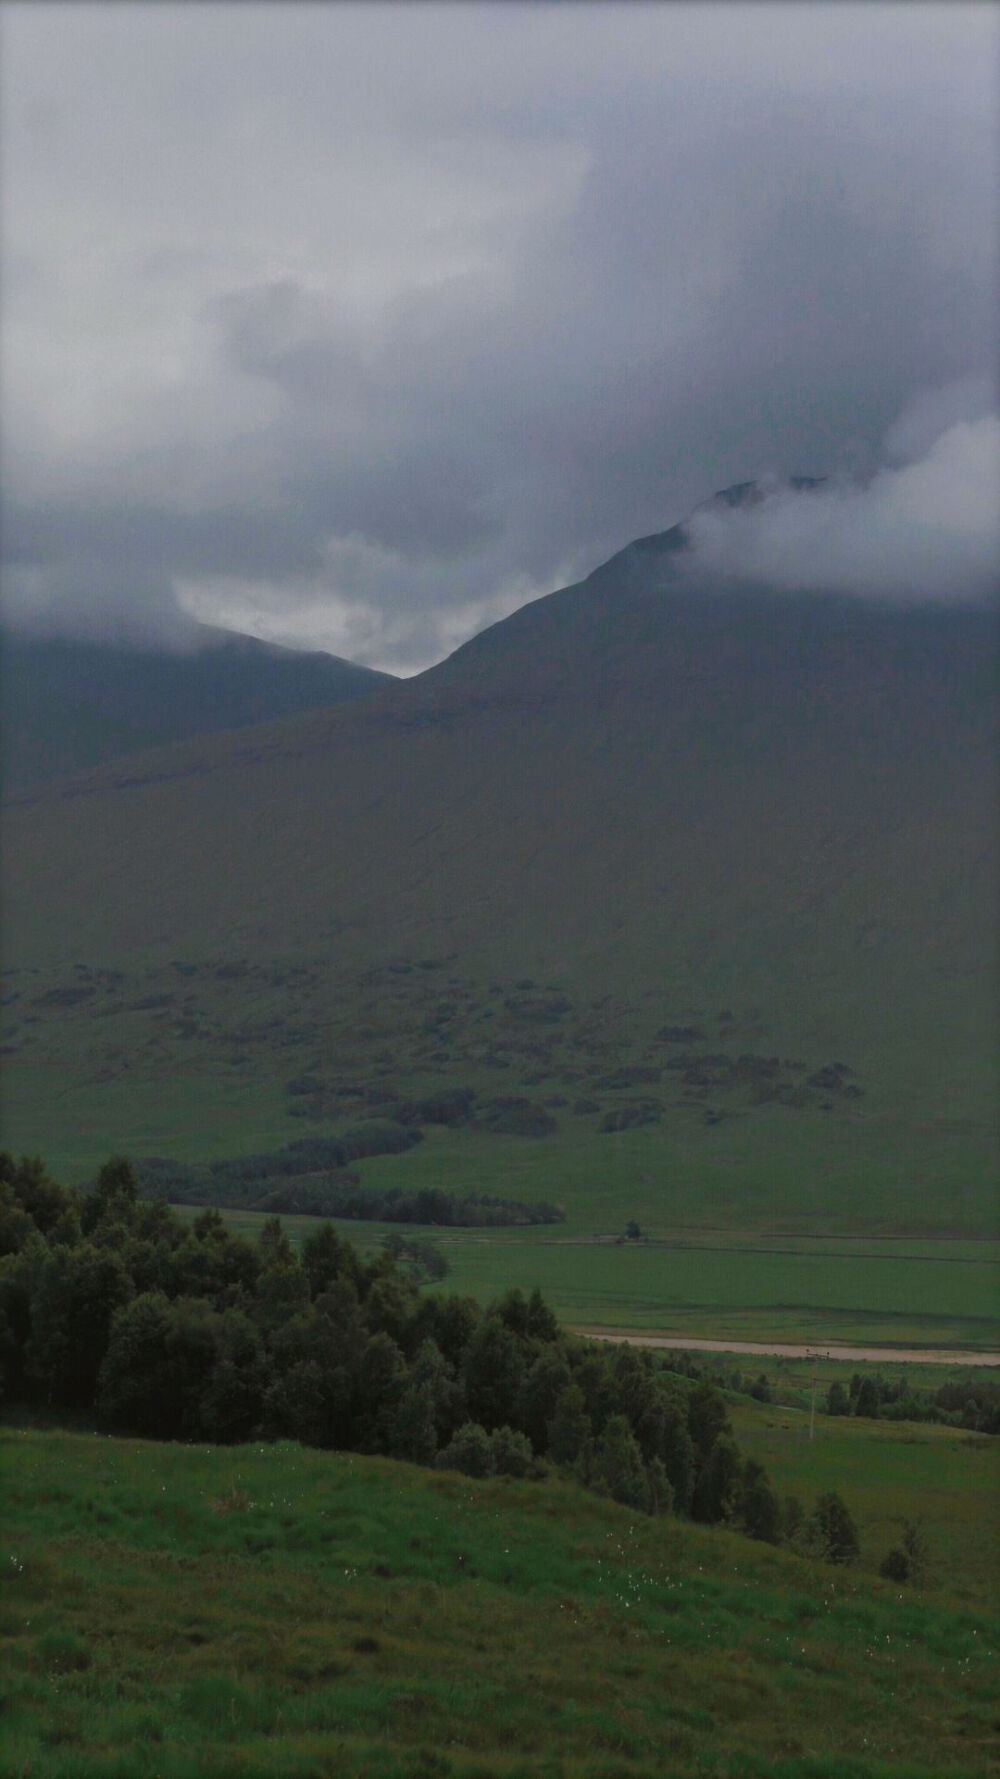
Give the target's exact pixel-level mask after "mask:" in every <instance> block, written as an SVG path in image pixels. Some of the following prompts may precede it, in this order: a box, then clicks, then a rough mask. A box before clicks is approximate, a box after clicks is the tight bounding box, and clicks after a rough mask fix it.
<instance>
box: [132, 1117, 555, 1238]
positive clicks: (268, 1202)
mask: <svg viewBox="0 0 1000 1779" xmlns="http://www.w3.org/2000/svg"><path fill="white" fill-rule="evenodd" d="M419 1140H420V1131H419V1130H413V1129H410V1128H408V1127H404V1126H402V1125H397V1124H390V1123H387V1122H385V1121H384V1120H372V1121H370V1122H369V1123H367V1124H363V1125H357V1126H355V1127H354V1128H353V1129H352V1130H350V1131H345V1132H343V1133H342V1134H341V1135H340V1136H338V1137H303V1138H302V1139H300V1140H299V1141H298V1142H295V1143H288V1144H287V1145H286V1146H285V1147H284V1148H282V1149H274V1150H271V1151H269V1152H266V1153H263V1154H259V1155H237V1156H231V1157H226V1158H224V1159H221V1160H218V1161H212V1162H208V1163H207V1164H205V1165H203V1166H198V1165H196V1164H193V1163H187V1162H180V1161H172V1160H165V1159H163V1158H161V1157H159V1156H150V1157H148V1158H147V1159H145V1160H142V1161H140V1162H138V1163H137V1164H136V1170H135V1171H136V1177H137V1179H138V1183H139V1187H140V1190H141V1192H142V1195H143V1197H144V1198H157V1199H163V1200H164V1201H165V1202H166V1201H169V1202H171V1203H173V1204H194V1205H216V1206H218V1207H219V1209H220V1210H240V1211H266V1212H273V1213H275V1214H280V1215H284V1216H292V1215H304V1216H312V1217H342V1218H350V1219H352V1220H356V1221H358V1222H378V1223H419V1224H423V1225H425V1226H428V1227H431V1228H438V1229H449V1228H462V1229H494V1228H495V1229H499V1228H507V1227H511V1226H515V1225H522V1224H524V1225H531V1224H536V1223H561V1222H562V1221H563V1213H562V1212H561V1211H560V1210H558V1209H557V1207H556V1206H555V1205H551V1204H546V1203H542V1202H535V1203H532V1204H524V1203H522V1202H521V1200H520V1199H511V1198H498V1197H496V1196H495V1195H493V1194H490V1193H478V1192H464V1193H460V1192H445V1191H443V1190H442V1189H441V1188H440V1187H434V1186H428V1187H422V1188H418V1189H417V1190H416V1191H413V1192H406V1191H404V1190H403V1189H402V1188H401V1187H399V1186H383V1187H373V1186H366V1185H363V1184H362V1182H361V1180H360V1179H359V1177H358V1175H357V1174H356V1173H354V1172H352V1171H351V1169H350V1168H349V1167H348V1166H347V1162H348V1161H351V1160H357V1159H359V1158H361V1157H364V1156H372V1155H387V1154H398V1153H401V1152H402V1151H403V1150H404V1149H406V1148H408V1147H409V1146H410V1145H411V1144H413V1143H415V1142H418V1141H419Z"/></svg>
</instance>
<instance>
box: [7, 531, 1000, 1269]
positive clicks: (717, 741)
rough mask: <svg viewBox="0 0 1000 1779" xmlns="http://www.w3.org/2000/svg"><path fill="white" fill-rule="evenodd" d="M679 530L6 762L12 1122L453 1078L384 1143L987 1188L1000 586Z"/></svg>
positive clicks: (231, 1108) (976, 1228)
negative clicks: (367, 647)
mask: <svg viewBox="0 0 1000 1779" xmlns="http://www.w3.org/2000/svg"><path fill="white" fill-rule="evenodd" d="M685 541H686V538H685V533H684V530H683V528H681V527H675V528H673V529H672V530H671V531H668V532H666V533H663V534H660V535H657V536H654V537H651V538H646V539H643V540H640V541H639V542H637V543H635V544H633V545H631V546H629V548H628V549H626V550H624V551H623V552H622V553H621V554H620V555H618V556H616V557H615V558H613V559H612V561H610V562H609V563H607V564H605V565H604V566H603V567H602V568H600V569H598V570H597V571H596V572H595V573H594V574H592V575H591V576H590V577H589V578H588V579H587V580H586V581H584V582H583V583H581V584H580V585H578V586H575V587H571V588H567V589H565V590H563V591H561V592H558V593H555V594H552V595H551V596H549V597H547V598H545V599H541V600H539V601H537V602H535V603H534V604H532V605H529V606H526V607H524V608H522V609H521V610H520V611H518V612H517V613H515V614H514V615H513V616H512V617H511V618H508V619H507V620H505V621H504V622H503V623H500V624H498V625H495V626H494V627H493V628H492V629H490V630H488V631H486V632H484V633H483V634H481V635H479V636H477V637H476V638H474V639H473V640H472V641H471V642H469V643H467V644H465V645H464V646H463V647H462V648H460V649H459V650H457V651H456V652H455V654H454V655H452V656H451V657H450V658H449V659H448V660H447V661H445V662H443V663H442V664H441V665H440V666H438V667H435V668H433V669H431V670H430V671H429V672H427V673H424V674H422V675H420V676H419V677H418V678H416V679H414V680H410V681H407V682H404V683H397V684H391V685H389V686H387V687H383V688H382V689H380V690H379V691H377V692H376V693H375V694H374V695H373V696H372V697H370V698H368V699H366V700H365V701H364V703H363V704H360V705H359V704H355V705H353V706H344V705H341V706H339V707H333V708H330V709H327V710H324V711H321V712H313V713H310V714H308V715H303V716H298V717H294V718H290V719H287V720H284V721H281V722H275V723H269V724H266V725H257V726H255V727H253V728H251V729H244V730H241V731H238V732H231V733H227V734H225V735H219V736H212V737H209V736H200V737H197V738H195V739H189V740H187V741H185V742H184V743H182V744H179V745H177V746H173V747H171V748H169V749H160V750H157V751H156V752H151V753H146V754H143V755H134V756H132V757H130V758H129V759H128V760H125V761H119V762H116V763H112V764H108V765H105V766H104V767H102V768H99V769H98V770H96V771H94V772H91V773H89V774H87V775H83V776H80V777H78V778H76V779H75V780H73V781H71V782H64V783H62V784H59V785H57V786H53V787H51V788H49V789H41V790H39V791H37V792H36V793H34V794H31V795H22V796H21V797H20V798H17V799H15V800H13V801H12V803H11V804H10V806H9V808H8V810H7V812H6V817H5V827H6V833H7V844H6V847H5V855H6V881H5V890H4V898H5V899H4V908H5V916H4V921H5V949H6V957H5V963H6V966H7V974H6V977H5V994H6V996H7V999H8V1003H9V1004H8V1008H7V1018H8V1030H7V1037H6V1046H5V1047H6V1056H5V1071H4V1073H5V1082H6V1089H5V1092H6V1131H7V1141H8V1142H9V1143H11V1144H15V1145H17V1146H23V1147H33V1148H44V1149H45V1151H46V1153H47V1154H48V1155H50V1156H51V1157H52V1158H53V1159H54V1160H55V1162H56V1164H57V1165H62V1166H63V1167H64V1168H65V1169H66V1170H67V1171H68V1172H69V1173H70V1174H75V1176H76V1177H80V1175H81V1173H82V1172H84V1171H85V1170H86V1169H87V1168H89V1167H90V1166H92V1165H93V1161H94V1159H96V1158H97V1156H98V1155H99V1154H100V1153H102V1152H106V1151H107V1149H108V1148H110V1147H120V1146H123V1145H124V1146H128V1147H130V1148H131V1149H132V1150H133V1151H134V1152H138V1153H140V1154H141V1153H147V1154H148V1153H156V1154H160V1155H170V1156H176V1157H182V1158H185V1159H188V1160H194V1159H200V1158H206V1157H208V1156H211V1155H219V1154H224V1153H230V1154H231V1153H234V1152H236V1151H239V1150H246V1149H249V1148H265V1147H270V1148H273V1147H276V1146H278V1145H279V1144H281V1143H287V1142H288V1141H289V1139H290V1138H292V1137H295V1136H296V1135H300V1134H302V1132H303V1130H309V1131H311V1130H313V1129H324V1130H325V1129H335V1128H337V1127H338V1125H339V1123H341V1122H343V1120H344V1119H353V1120H355V1121H356V1120H357V1118H358V1117H364V1116H366V1115H368V1114H369V1113H370V1111H371V1109H372V1108H373V1107H374V1108H375V1109H376V1110H377V1111H379V1113H380V1114H381V1113H384V1112H386V1110H388V1113H389V1115H392V1108H393V1106H395V1105H397V1104H398V1102H399V1099H400V1096H401V1095H402V1096H406V1095H413V1094H415V1093H425V1094H426V1093H428V1092H431V1091H438V1090H441V1089H442V1088H454V1087H455V1086H464V1087H467V1088H469V1089H470V1090H471V1091H472V1092H473V1093H474V1094H476V1095H478V1104H479V1107H480V1112H479V1114H478V1115H476V1116H470V1118H469V1120H468V1121H467V1123H466V1124H465V1125H464V1126H463V1127H462V1128H457V1129H450V1128H449V1129H443V1130H442V1129H432V1130H430V1131H428V1132H427V1133H426V1134H427V1136H428V1141H426V1142H425V1143H423V1144H422V1145H420V1146H419V1148H418V1149H416V1150H414V1151H413V1152H412V1154H409V1155H393V1156H385V1157H381V1158H378V1159H376V1160H375V1161H374V1162H372V1163H371V1164H366V1170H365V1177H366V1178H367V1177H368V1168H369V1166H370V1168H371V1169H372V1170H373V1176H377V1177H378V1178H379V1179H380V1180H384V1179H395V1178H397V1176H398V1177H399V1178H402V1172H401V1170H405V1169H411V1170H413V1169H417V1170H418V1171H419V1170H423V1174H424V1175H427V1176H428V1177H429V1178H438V1177H440V1178H442V1179H444V1180H445V1181H450V1182H459V1181H460V1180H462V1179H464V1180H465V1181H468V1180H469V1179H470V1178H472V1179H473V1182H474V1183H475V1184H478V1185H479V1186H480V1187H481V1188H483V1189H487V1190H503V1185H502V1183H503V1182H509V1181H513V1182H514V1184H515V1185H516V1188H517V1191H516V1196H518V1197H521V1198H525V1197H531V1196H536V1197H539V1198H552V1197H557V1198H559V1199H560V1202H562V1203H563V1204H564V1205H565V1206H566V1208H567V1209H568V1211H569V1212H570V1214H571V1218H572V1216H573V1215H579V1216H580V1217H581V1218H585V1219H587V1220H588V1223H587V1226H588V1227H593V1226H594V1225H595V1223H599V1222H601V1221H602V1220H603V1219H605V1218H611V1217H612V1215H613V1213H614V1207H615V1206H616V1205H617V1204H618V1203H619V1202H624V1201H623V1195H624V1194H627V1195H628V1196H627V1203H628V1206H629V1210H630V1214H637V1215H641V1216H642V1217H643V1218H648V1219H650V1220H651V1221H652V1222H653V1223H654V1224H656V1223H661V1224H662V1223H663V1222H664V1221H665V1220H667V1219H669V1218H676V1217H679V1216H682V1217H685V1218H688V1219H689V1220H701V1221H708V1222H711V1221H713V1220H714V1221H715V1222H718V1223H723V1224H724V1223H727V1222H728V1223H730V1224H732V1222H733V1220H734V1219H735V1220H736V1221H738V1222H741V1223H742V1225H743V1226H747V1223H748V1222H749V1223H750V1224H754V1225H756V1226H761V1225H768V1226H771V1227H786V1228H787V1227H799V1228H836V1227H840V1228H879V1229H884V1230H889V1229H891V1230H894V1231H902V1230H908V1229H924V1230H928V1229H933V1230H935V1231H938V1232H941V1233H949V1232H963V1233H979V1234H982V1233H985V1232H986V1231H987V1230H988V1229H989V1228H991V1227H992V1180H993V1178H994V1173H993V1169H994V1167H995V1158H996V1150H995V1135H994V1126H993V1097H994V1087H995V1064H996V1031H995V995H994V986H995V977H994V950H993V948H994V915H995V906H994V903H995V891H996V885H997V860H996V801H995V790H996V783H995V766H994V762H995V748H994V703H993V666H994V660H995V640H996V638H995V614H994V613H992V612H990V611H986V610H983V609H977V608H972V607H960V606H956V605H949V604H948V603H947V602H945V601H944V600H942V602H941V603H940V604H939V605H935V606H928V605H922V606H916V605H912V606H904V605H888V604H875V603H868V602H864V601H860V600H849V599H844V598H838V597H835V596H829V597H825V596H816V595H810V596H808V597H806V596H802V597H796V596H790V595H784V594H783V595H777V594H775V593H773V592H772V591H770V590H769V589H767V588H766V587H761V586H754V585H749V584H748V585H739V586H736V585H732V584H726V585H722V584H701V583H697V582H696V581H694V580H693V578H692V577H691V576H690V575H688V574H685V573H682V572H680V571H679V568H678V560H679V552H680V551H682V550H683V547H684V544H685ZM510 1102H515V1103H514V1104H511V1103H510ZM525 1102H527V1106H528V1122H529V1123H530V1122H531V1118H532V1117H533V1115H534V1111H535V1110H537V1109H538V1108H542V1109H543V1110H544V1111H545V1112H546V1113H547V1115H548V1118H549V1123H550V1124H551V1126H552V1129H551V1131H550V1132H549V1134H548V1135H546V1136H540V1135H538V1131H537V1125H536V1133H535V1135H534V1136H533V1137H532V1136H530V1135H529V1134H527V1132H526V1129H519V1127H518V1115H519V1112H518V1108H519V1107H520V1110H521V1111H524V1106H525ZM497 1107H499V1110H497V1109H496V1108H497ZM303 1119H305V1120H307V1121H311V1122H307V1123H306V1124H303V1123H302V1122H297V1123H296V1122H293V1121H294V1120H300V1121H301V1120H303ZM427 1183H428V1179H427V1178H424V1177H422V1178H421V1184H427ZM511 1195H515V1194H513V1190H512V1192H511V1193H509V1194H508V1196H511Z"/></svg>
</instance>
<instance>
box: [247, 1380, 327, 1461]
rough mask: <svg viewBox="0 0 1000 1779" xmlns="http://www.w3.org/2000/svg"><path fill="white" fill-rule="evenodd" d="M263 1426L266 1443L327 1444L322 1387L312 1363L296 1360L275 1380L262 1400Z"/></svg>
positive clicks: (324, 1384)
mask: <svg viewBox="0 0 1000 1779" xmlns="http://www.w3.org/2000/svg"><path fill="white" fill-rule="evenodd" d="M263 1424H264V1434H265V1437H266V1438H268V1439H298V1440H301V1442H302V1444H303V1445H328V1444H329V1443H330V1442H329V1425H330V1412H329V1401H328V1397H327V1390H326V1383H325V1379H324V1377H323V1373H322V1371H321V1370H320V1367H319V1366H318V1365H317V1363H316V1361H315V1359H300V1360H298V1362H297V1363H296V1364H295V1365H293V1366H292V1368H291V1370H290V1371H287V1372H286V1373H285V1375H284V1377H282V1378H276V1379H275V1381H274V1382H273V1383H272V1385H271V1387H270V1389H269V1390H268V1392H267V1395H266V1396H265V1398H264V1415H263Z"/></svg>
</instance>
